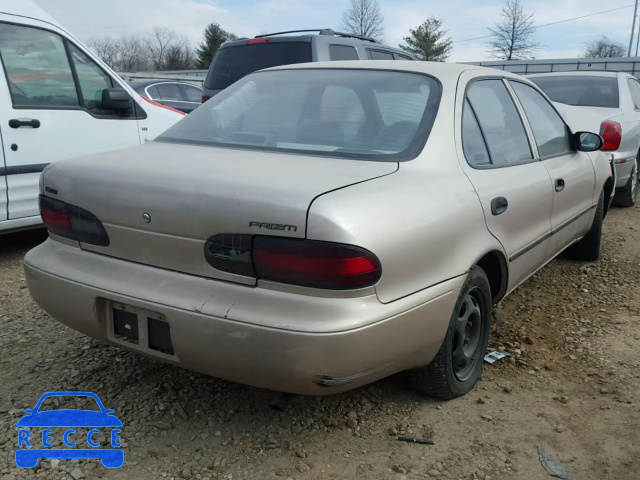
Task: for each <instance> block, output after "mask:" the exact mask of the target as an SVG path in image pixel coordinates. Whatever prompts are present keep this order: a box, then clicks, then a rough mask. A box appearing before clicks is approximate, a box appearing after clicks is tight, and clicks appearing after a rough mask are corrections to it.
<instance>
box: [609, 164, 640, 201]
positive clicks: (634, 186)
mask: <svg viewBox="0 0 640 480" xmlns="http://www.w3.org/2000/svg"><path fill="white" fill-rule="evenodd" d="M637 197H638V160H637V159H636V160H634V164H633V169H632V170H631V175H629V180H627V184H626V185H625V186H624V187H623V188H621V189H619V190H618V191H616V195H615V197H613V203H614V204H615V205H617V206H619V207H633V206H634V205H635V203H636V198H637Z"/></svg>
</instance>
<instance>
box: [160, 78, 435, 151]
mask: <svg viewBox="0 0 640 480" xmlns="http://www.w3.org/2000/svg"><path fill="white" fill-rule="evenodd" d="M439 99H440V84H439V83H438V82H437V81H436V80H434V79H433V78H431V77H428V76H426V75H420V74H414V73H405V72H391V71H380V70H349V69H344V70H342V69H292V70H278V71H271V72H269V71H267V72H258V73H255V74H253V75H249V76H247V77H245V78H244V79H242V80H240V81H239V82H237V83H236V84H234V85H233V86H231V87H229V88H228V89H226V90H224V91H223V92H222V93H220V94H219V95H216V96H215V97H213V99H211V100H209V101H208V102H206V103H205V104H203V105H201V106H200V107H199V108H197V109H196V110H195V111H194V112H193V113H191V114H189V115H188V116H187V117H185V118H184V119H183V120H181V121H180V122H178V123H177V124H175V125H174V126H173V127H171V128H170V129H169V130H167V131H166V132H165V133H164V134H162V135H161V136H160V137H158V141H162V142H180V143H190V144H202V145H212V146H224V147H231V148H244V149H252V150H268V151H279V152H297V153H302V154H307V155H322V156H331V157H344V158H355V159H363V160H376V161H402V160H409V159H411V158H413V157H415V156H416V155H417V154H418V153H420V151H421V150H422V148H423V147H424V144H425V142H426V140H427V136H428V134H429V131H430V130H431V125H432V124H433V120H434V118H435V115H436V111H437V108H438V103H439Z"/></svg>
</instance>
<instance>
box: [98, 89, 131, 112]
mask: <svg viewBox="0 0 640 480" xmlns="http://www.w3.org/2000/svg"><path fill="white" fill-rule="evenodd" d="M132 108H133V101H132V100H131V96H129V94H128V93H127V91H126V90H124V89H122V88H105V89H104V90H102V102H101V103H100V109H101V110H113V111H115V112H126V111H130V110H131V109H132Z"/></svg>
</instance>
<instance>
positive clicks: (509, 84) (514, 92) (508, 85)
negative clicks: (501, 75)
mask: <svg viewBox="0 0 640 480" xmlns="http://www.w3.org/2000/svg"><path fill="white" fill-rule="evenodd" d="M504 80H505V82H506V83H507V88H508V90H509V92H510V93H511V95H512V96H513V99H514V101H515V102H516V105H517V106H518V107H520V108H521V109H522V114H521V115H522V116H523V117H524V121H525V122H526V123H527V126H528V128H529V130H528V131H530V135H531V140H532V141H533V146H534V147H535V154H536V158H537V159H538V160H541V161H545V160H551V159H552V158H557V157H564V156H566V155H571V154H575V153H576V150H575V148H574V145H573V140H572V139H571V137H572V135H573V132H572V131H571V128H570V127H569V125H567V122H565V120H564V118H563V117H562V114H561V113H560V112H559V111H558V109H557V108H556V107H555V106H554V105H553V103H552V102H551V101H550V100H549V99H548V98H547V96H546V95H545V94H544V92H542V90H540V89H539V88H538V86H537V85H531V84H529V83H527V82H523V81H522V80H520V79H519V78H506V77H505V79H504ZM511 82H515V83H521V84H523V85H527V86H529V87H531V88H533V89H534V90H535V91H537V92H538V93H540V94H541V95H542V98H543V99H544V100H545V101H546V102H547V103H548V104H549V106H550V107H551V108H552V109H553V111H554V112H556V115H558V117H559V118H560V120H562V123H563V124H564V128H565V130H566V132H567V133H568V134H569V150H567V151H566V152H563V153H556V154H554V155H547V156H546V157H541V156H540V152H539V151H538V144H537V142H536V136H535V134H534V133H533V127H532V126H531V122H530V121H529V118H528V117H527V112H526V111H525V109H524V107H523V106H522V103H520V99H519V98H518V94H517V93H516V91H515V90H514V89H513V88H512V87H511Z"/></svg>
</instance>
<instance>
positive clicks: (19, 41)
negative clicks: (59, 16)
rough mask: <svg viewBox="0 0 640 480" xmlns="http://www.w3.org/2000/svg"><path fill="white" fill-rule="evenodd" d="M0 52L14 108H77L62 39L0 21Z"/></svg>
mask: <svg viewBox="0 0 640 480" xmlns="http://www.w3.org/2000/svg"><path fill="white" fill-rule="evenodd" d="M0 55H1V56H2V62H3V64H4V68H5V70H6V72H7V81H8V82H9V90H10V91H11V99H12V101H13V106H14V107H78V106H79V105H80V102H79V100H78V92H77V90H76V85H75V82H74V80H73V75H72V73H71V66H70V65H69V59H68V57H67V52H66V49H65V45H64V41H63V40H62V38H61V37H60V36H59V35H56V34H55V33H52V32H48V31H45V30H40V29H38V28H31V27H24V26H18V25H8V24H5V23H3V24H0Z"/></svg>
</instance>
